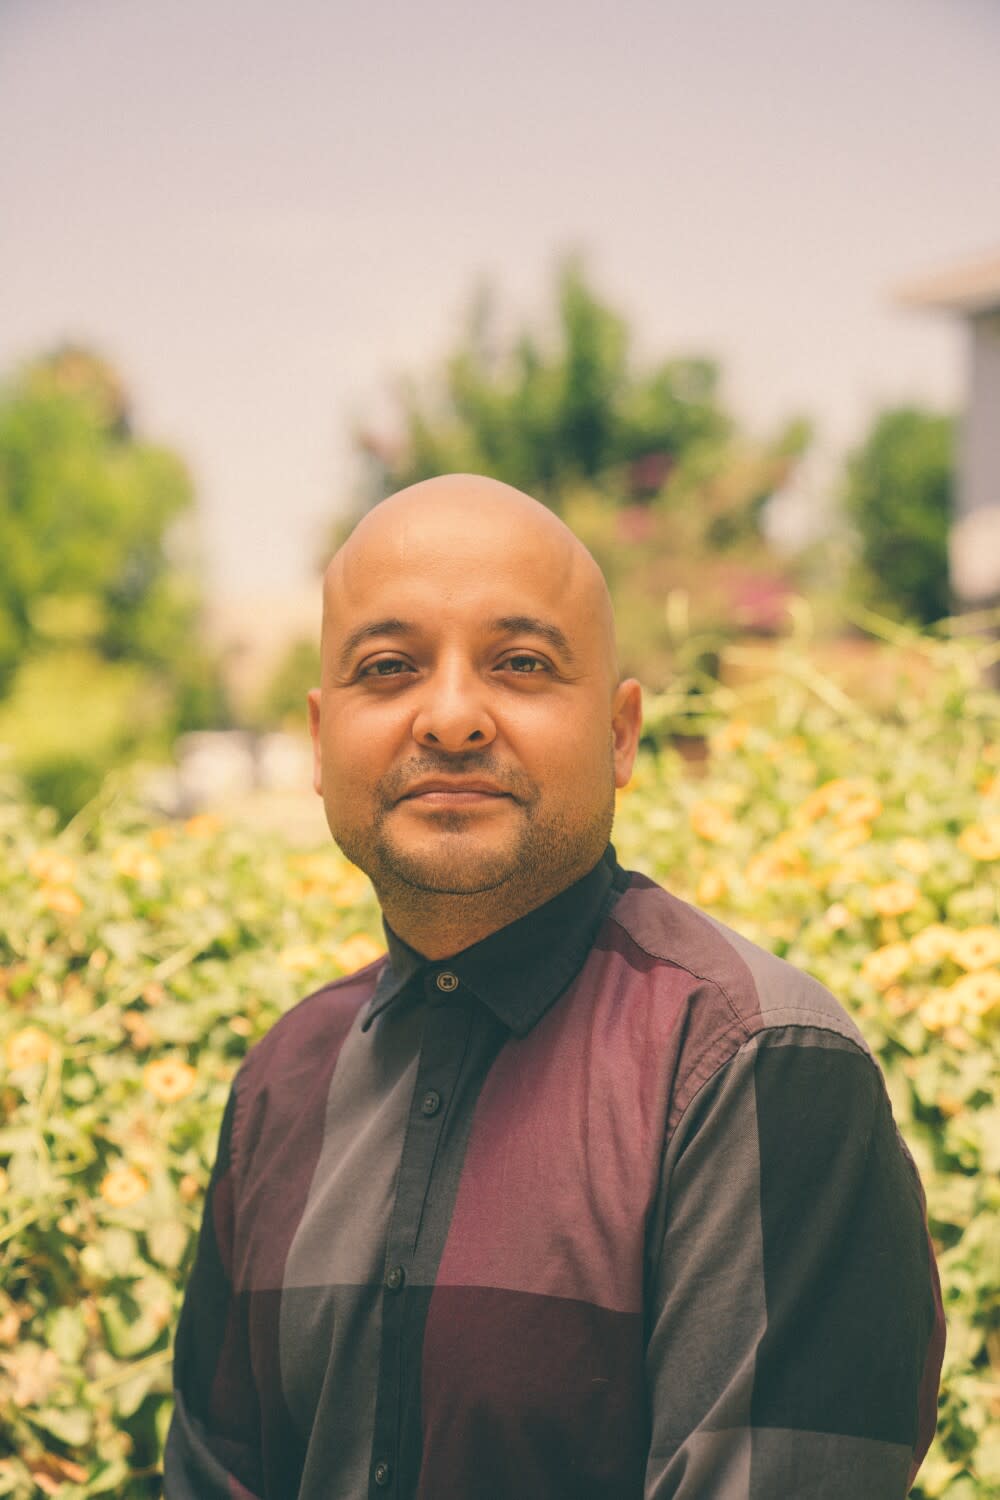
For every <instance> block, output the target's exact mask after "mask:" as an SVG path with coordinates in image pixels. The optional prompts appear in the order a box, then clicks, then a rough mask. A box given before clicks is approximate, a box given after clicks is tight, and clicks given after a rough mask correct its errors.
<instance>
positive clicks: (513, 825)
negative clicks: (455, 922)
mask: <svg viewBox="0 0 1000 1500" xmlns="http://www.w3.org/2000/svg"><path fill="white" fill-rule="evenodd" d="M397 807H398V804H397V803H392V802H388V803H383V804H380V806H379V809H378V811H377V812H376V815H375V817H374V818H373V819H372V820H371V821H370V822H369V823H366V824H359V823H355V822H352V821H351V820H350V818H349V817H339V816H335V815H334V813H335V810H334V809H331V808H327V821H328V823H329V826H330V832H331V834H332V835H333V839H334V842H335V843H336V844H337V846H338V848H339V849H340V850H341V851H342V852H343V854H344V855H345V856H346V858H347V859H349V860H350V861H351V863H352V864H354V865H356V866H357V867H358V868H359V869H361V870H363V871H364V872H365V874H366V875H367V876H368V878H369V880H370V881H371V883H372V885H373V887H374V889H375V892H376V894H377V896H378V899H379V903H380V905H381V906H382V908H383V911H384V912H385V913H386V915H387V917H388V920H389V921H390V925H392V926H395V925H396V923H395V922H394V921H393V917H392V915H390V913H395V914H397V915H398V917H402V916H403V915H404V914H405V915H406V916H407V917H408V918H411V919H418V918H419V916H420V915H421V913H426V914H430V913H435V914H438V913H440V912H441V906H440V904H439V903H440V902H441V900H442V898H443V900H444V903H445V908H446V909H447V908H454V910H455V915H456V917H458V916H459V914H461V918H462V920H466V919H467V918H469V917H471V916H472V915H473V914H477V915H483V914H486V913H489V914H490V915H491V916H492V917H494V918H496V917H499V918H500V919H501V921H502V922H503V923H506V922H507V921H511V920H513V919H514V916H515V915H520V914H522V913H523V912H525V911H530V910H532V909H533V908H534V907H535V906H538V905H540V904H541V903H542V901H544V900H547V899H549V897H550V896H552V895H555V894H557V893H558V892H559V891H561V890H563V889H565V888H566V886H567V885H570V884H572V883H573V881H575V880H577V879H580V878H581V877H582V876H583V875H585V874H586V873H587V872H588V871H589V870H591V869H592V868H593V867H594V865H595V864H596V863H597V861H598V860H599V859H600V858H601V856H602V854H603V853H604V850H605V849H606V847H607V844H608V840H609V838H610V836H611V829H612V824H613V821H614V811H615V783H614V766H613V760H612V759H611V757H610V756H609V767H608V775H607V781H606V784H605V792H604V795H603V796H602V797H601V799H600V800H599V802H598V803H597V804H596V805H595V806H592V807H591V808H590V809H589V810H588V812H587V814H586V815H585V816H582V817H581V816H580V815H579V813H577V812H576V810H573V811H571V812H567V811H556V812H554V813H551V812H550V813H547V812H546V810H545V809H544V808H543V806H542V805H541V797H540V794H539V793H538V792H537V790H536V791H534V792H533V794H529V795H527V796H521V795H517V797H516V800H514V801H513V802H512V804H511V805H510V806H506V807H504V808H503V810H502V811H497V812H496V813H493V812H487V813H485V814H482V813H480V812H477V811H475V810H471V809H470V810H469V811H463V810H461V809H459V808H455V809H448V808H440V809H435V810H434V811H433V812H431V811H429V810H428V812H426V813H419V814H418V813H406V812H402V813H399V812H397ZM401 817H409V818H410V819H411V825H412V823H413V822H414V821H415V820H416V819H417V818H419V819H420V820H421V822H422V823H423V825H424V826H423V828H422V830H421V831H419V832H413V831H412V829H411V830H408V832H407V835H406V836H404V835H403V832H402V829H401V828H400V826H399V825H400V818H401Z"/></svg>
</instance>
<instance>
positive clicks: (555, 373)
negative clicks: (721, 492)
mask: <svg viewBox="0 0 1000 1500" xmlns="http://www.w3.org/2000/svg"><path fill="white" fill-rule="evenodd" d="M497 322H498V306H497V301H496V298H495V296H494V294H493V292H492V291H491V290H490V289H489V288H483V289H481V290H480V291H479V292H478V293H477V295H476V296H475V298H474V299H473V301H472V304H471V307H470V309H469V312H468V314H467V316H466V319H465V323H464V326H463V327H462V329H461V332H460V336H459V339H458V342H457V344H456V346H455V347H454V348H453V350H452V352H451V353H450V354H449V355H448V356H447V358H446V359H445V361H444V365H443V369H442V370H441V372H440V374H439V376H438V378H437V380H431V381H427V380H426V379H421V380H419V381H417V380H414V379H412V378H407V379H403V380H401V381H400V382H399V384H398V388H397V393H396V394H397V399H398V407H399V417H400V427H401V434H400V436H399V438H398V440H392V439H384V438H381V437H378V436H374V435H372V434H370V433H368V432H361V433H359V434H358V435H357V436H358V443H359V446H360V447H361V448H362V449H363V450H364V451H366V452H367V453H368V455H369V457H370V459H371V460H372V462H373V465H374V467H375V471H376V482H375V488H376V489H380V490H381V493H380V494H377V495H376V496H375V497H374V498H375V499H381V498H382V496H383V495H384V494H388V493H390V492H392V491H395V490H398V489H402V488H404V487H405V486H406V485H409V484H414V483H416V482H417V481H418V480H421V479H427V478H430V477H431V476H433V475H436V474H444V473H454V472H468V473H477V474H489V475H491V476H493V477H494V478H497V479H503V480H505V481H506V482H507V483H508V484H513V485H516V486H517V487H518V488H519V489H523V490H526V491H527V492H528V493H529V494H532V495H535V496H536V497H537V498H538V499H540V500H544V501H545V503H546V504H548V505H550V506H551V507H552V508H553V509H554V510H559V508H560V505H561V503H562V498H563V496H564V495H565V493H566V491H567V489H568V488H569V487H570V486H572V485H574V484H579V483H581V482H590V483H594V482H610V483H613V484H615V485H616V487H617V488H618V489H619V490H621V491H622V492H623V493H625V494H626V495H631V494H635V495H638V496H642V495H643V494H644V493H645V494H648V493H652V492H654V491H655V490H657V489H659V487H660V485H661V484H662V482H663V481H664V479H665V478H666V476H667V475H668V473H670V472H671V470H672V469H673V468H674V466H675V465H676V464H677V462H678V460H679V459H680V457H681V456H682V455H683V454H685V453H688V452H690V451H691V450H692V449H693V448H695V447H699V446H701V447H718V445H719V444H721V443H723V442H724V441H725V440H726V439H727V438H728V437H729V436H730V435H731V434H732V432H733V430H734V424H733V421H732V419H731V417H730V416H729V414H728V413H727V411H726V410H725V408H724V406H723V404H722V402H721V398H720V394H719V370H718V366H717V365H716V364H715V362H714V361H713V360H710V359H706V358H702V357H700V356H699V357H687V358H674V359H667V360H662V361H660V362H658V363H655V364H653V365H652V366H651V367H649V368H646V369H642V368H639V367H638V366H637V364H636V361H635V359H634V357H633V351H632V337H631V333H630V330H629V327H628V324H627V322H626V321H625V319H624V318H623V317H622V315H621V314H620V313H618V312H617V311H616V310H615V309H614V308H613V307H611V306H610V305H609V304H608V303H607V302H605V301H604V300H602V298H601V297H600V296H599V295H598V294H597V292H596V291H595V290H594V288H593V287H592V286H591V285H590V283H589V281H588V279H587V277H586V275H585V272H584V269H583V266H582V263H581V261H580V259H579V257H570V258H568V259H566V260H565V261H564V262H563V263H562V265H561V266H560V268H559V270H558V272H557V276H556V285H555V318H554V329H552V330H551V331H549V332H548V333H546V332H543V331H538V330H535V329H531V328H524V329H521V330H520V331H519V332H517V333H515V334H514V335H513V337H511V338H508V339H506V340H504V339H502V338H501V337H500V335H499V333H498V331H497Z"/></svg>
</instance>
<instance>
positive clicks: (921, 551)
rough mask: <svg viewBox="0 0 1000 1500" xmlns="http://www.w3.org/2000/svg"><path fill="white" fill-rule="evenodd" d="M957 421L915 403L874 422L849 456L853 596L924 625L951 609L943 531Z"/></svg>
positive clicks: (946, 527) (847, 504)
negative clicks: (855, 546)
mask: <svg viewBox="0 0 1000 1500" xmlns="http://www.w3.org/2000/svg"><path fill="white" fill-rule="evenodd" d="M954 447H955V424H954V421H953V419H952V418H951V417H948V416H942V415H940V414H937V413H934V412H929V411H925V410H923V409H921V408H919V407H914V406H900V407H894V408H891V409H890V410H887V411H884V412H882V413H881V414H880V415H879V416H877V417H876V419H875V421H874V422H873V424H872V426H871V428H870V430H869V432H868V434H867V436H866V437H865V439H864V441H863V442H862V443H861V444H860V445H859V446H858V448H857V449H856V450H855V451H854V453H853V454H851V456H850V458H849V460H848V464H847V471H846V481H845V488H844V507H845V511H846V513H847V516H848V519H849V520H850V522H851V524H852V525H853V527H854V530H855V532H856V535H857V543H858V565H857V570H856V577H855V587H856V590H857V592H858V593H859V594H860V595H861V596H862V597H863V598H864V599H865V600H866V602H868V603H871V604H873V605H874V606H875V607H876V608H878V609H880V610H883V611H891V612H892V613H894V614H896V615H899V616H901V617H903V618H905V619H908V620H910V621H913V622H915V623H918V624H922V625H929V624H931V623H932V622H933V621H935V620H940V619H941V618H943V616H945V615H946V614H947V613H948V611H949V607H950V595H949V587H948V530H949V527H950V524H951V507H952V491H953V485H954V474H953V470H954Z"/></svg>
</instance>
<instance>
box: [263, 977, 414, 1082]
mask: <svg viewBox="0 0 1000 1500" xmlns="http://www.w3.org/2000/svg"><path fill="white" fill-rule="evenodd" d="M386 961H387V958H386V955H385V954H384V953H383V954H380V955H379V957H378V958H376V959H373V960H372V962H371V963H369V964H366V965H365V967H364V968H363V969H356V970H355V972H354V973H353V974H347V975H345V976H344V977H343V978H341V979H333V980H331V981H330V982H329V983H328V984H324V985H322V986H321V987H320V988H319V989H317V990H312V991H311V992H310V993H309V994H308V995H304V996H303V998H302V999H301V1000H298V1001H296V1003H295V1004H294V1005H293V1006H291V1008H290V1009H289V1010H286V1011H285V1012H284V1014H283V1015H281V1016H279V1018H278V1019H277V1021H275V1023H274V1025H273V1026H272V1027H271V1029H270V1030H269V1031H267V1032H266V1033H265V1034H264V1036H262V1037H261V1038H260V1039H259V1041H257V1042H255V1043H254V1045H253V1046H252V1047H251V1048H250V1049H249V1051H248V1052H247V1054H246V1056H245V1057H244V1059H243V1062H242V1064H241V1066H240V1075H241V1082H243V1083H244V1085H245V1084H246V1083H247V1082H248V1081H249V1080H251V1079H253V1078H255V1077H260V1076H262V1075H267V1074H271V1073H272V1072H274V1071H278V1072H280V1071H281V1070H282V1069H283V1068H284V1067H285V1066H286V1065H287V1064H288V1063H289V1062H290V1061H291V1060H293V1059H302V1058H308V1057H315V1058H317V1059H318V1058H321V1057H323V1056H328V1055H329V1054H330V1051H331V1049H336V1050H339V1047H340V1044H341V1043H342V1042H343V1039H344V1037H345V1036H346V1034H347V1032H348V1031H349V1030H350V1028H351V1026H352V1025H353V1023H354V1021H355V1019H356V1018H357V1016H358V1014H359V1012H360V1011H362V1010H363V1009H364V1007H365V1006H366V1005H367V1004H368V1001H369V1000H370V999H371V996H372V993H373V991H374V989H375V986H376V984H377V983H378V978H379V975H380V974H381V972H382V970H383V968H384V967H385V964H386Z"/></svg>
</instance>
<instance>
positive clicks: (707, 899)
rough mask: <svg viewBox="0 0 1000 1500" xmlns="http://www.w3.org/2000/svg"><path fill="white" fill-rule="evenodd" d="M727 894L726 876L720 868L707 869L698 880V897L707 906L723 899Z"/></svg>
mask: <svg viewBox="0 0 1000 1500" xmlns="http://www.w3.org/2000/svg"><path fill="white" fill-rule="evenodd" d="M725 894H726V877H725V876H724V875H722V874H720V873H719V871H718V870H706V871H705V873H704V874H703V875H702V877H701V879H700V880H699V881H698V891H697V899H698V900H699V901H701V902H704V904H705V905H706V906H712V905H713V904H714V903H715V902H716V901H721V900H722V898H723V896H724V895H725Z"/></svg>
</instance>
